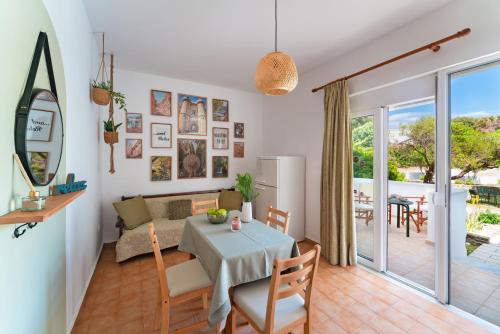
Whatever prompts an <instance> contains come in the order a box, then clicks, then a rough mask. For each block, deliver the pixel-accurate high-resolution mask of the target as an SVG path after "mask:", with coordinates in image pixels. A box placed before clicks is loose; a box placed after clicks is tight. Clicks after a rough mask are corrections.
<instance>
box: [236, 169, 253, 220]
mask: <svg viewBox="0 0 500 334" xmlns="http://www.w3.org/2000/svg"><path fill="white" fill-rule="evenodd" d="M234 188H235V189H236V190H238V191H239V192H240V194H241V197H243V207H242V209H241V220H242V221H243V222H245V223H248V222H250V221H252V219H253V217H252V201H253V200H254V199H255V198H257V196H259V193H258V192H256V191H255V187H254V184H253V178H252V175H251V174H250V173H248V172H247V173H245V174H236V184H235V185H234Z"/></svg>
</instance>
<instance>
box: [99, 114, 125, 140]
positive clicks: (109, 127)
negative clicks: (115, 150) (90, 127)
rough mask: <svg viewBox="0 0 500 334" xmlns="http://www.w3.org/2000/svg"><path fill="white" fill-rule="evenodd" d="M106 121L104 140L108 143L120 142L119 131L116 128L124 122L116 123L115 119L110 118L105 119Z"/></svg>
mask: <svg viewBox="0 0 500 334" xmlns="http://www.w3.org/2000/svg"><path fill="white" fill-rule="evenodd" d="M103 123H104V142H105V143H106V144H115V143H118V132H116V129H118V128H119V127H120V125H122V123H118V124H116V125H115V124H114V123H113V120H111V119H109V120H107V121H103Z"/></svg>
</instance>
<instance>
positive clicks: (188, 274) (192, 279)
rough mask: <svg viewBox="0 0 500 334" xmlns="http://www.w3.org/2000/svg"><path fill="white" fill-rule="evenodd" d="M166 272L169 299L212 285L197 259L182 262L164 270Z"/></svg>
mask: <svg viewBox="0 0 500 334" xmlns="http://www.w3.org/2000/svg"><path fill="white" fill-rule="evenodd" d="M165 271H166V272H167V280H168V287H169V288H170V297H177V296H179V295H182V294H183V293H186V292H191V291H194V290H198V289H203V288H206V287H209V286H210V285H212V282H211V281H210V278H209V277H208V275H207V273H206V272H205V269H203V266H202V265H201V263H200V261H199V260H198V259H193V260H190V261H186V262H182V263H179V264H176V265H175V266H171V267H168V268H167V269H165Z"/></svg>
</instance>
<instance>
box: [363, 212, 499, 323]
mask: <svg viewBox="0 0 500 334" xmlns="http://www.w3.org/2000/svg"><path fill="white" fill-rule="evenodd" d="M395 220H396V219H395V218H394V219H393V223H392V224H390V225H389V227H388V231H389V238H388V259H387V268H388V271H390V272H392V273H394V274H396V275H398V276H401V277H403V278H405V279H408V280H411V281H413V282H416V283H418V284H420V285H421V286H423V287H425V288H427V289H430V290H434V272H435V271H434V262H435V261H434V257H435V255H434V245H433V244H432V243H429V242H427V241H426V236H427V226H426V225H424V226H423V228H422V229H421V232H420V233H417V231H416V228H415V225H414V224H413V223H412V225H411V226H410V237H409V238H407V237H406V235H405V232H406V228H405V227H404V226H401V227H400V228H399V229H398V228H397V227H396V224H395ZM373 227H374V225H373V221H371V222H370V223H369V224H368V225H366V224H365V221H364V220H357V222H356V231H357V240H358V243H357V246H358V254H361V255H364V256H365V257H369V258H373V249H374V247H373V235H374V234H373ZM450 278H451V292H450V300H451V304H452V305H454V306H456V307H459V308H461V309H463V310H465V311H467V312H469V313H472V314H475V315H477V316H479V317H481V318H483V319H485V320H487V321H489V322H491V323H494V324H496V325H500V245H491V244H489V245H482V246H481V247H479V248H477V249H476V250H475V251H474V252H473V253H472V254H471V255H470V256H468V257H467V259H466V260H464V261H460V262H458V261H452V265H451V277H450Z"/></svg>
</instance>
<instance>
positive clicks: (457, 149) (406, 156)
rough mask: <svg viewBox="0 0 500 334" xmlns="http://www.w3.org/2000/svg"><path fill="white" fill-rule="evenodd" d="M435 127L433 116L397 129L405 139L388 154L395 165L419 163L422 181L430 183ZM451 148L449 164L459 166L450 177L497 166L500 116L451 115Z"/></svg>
mask: <svg viewBox="0 0 500 334" xmlns="http://www.w3.org/2000/svg"><path fill="white" fill-rule="evenodd" d="M434 128H435V119H434V117H423V118H421V119H420V120H418V121H416V122H415V123H412V124H409V125H403V126H401V127H400V132H401V135H402V136H403V137H405V138H406V139H405V140H403V141H401V142H399V143H397V144H393V145H391V147H390V148H389V156H390V158H391V159H393V160H394V161H395V163H396V165H397V166H398V167H413V166H418V167H419V168H420V170H422V172H424V180H423V182H424V183H432V182H433V179H434V168H435V160H434V154H435V145H434V142H435V132H434ZM451 149H452V152H451V165H452V167H453V168H457V169H460V172H459V173H458V174H457V175H454V176H452V177H451V179H452V180H456V179H460V178H462V177H463V176H465V175H466V174H467V173H469V172H474V171H478V170H484V169H489V168H496V167H498V166H500V116H490V117H481V118H472V117H459V118H454V119H453V120H452V121H451Z"/></svg>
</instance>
